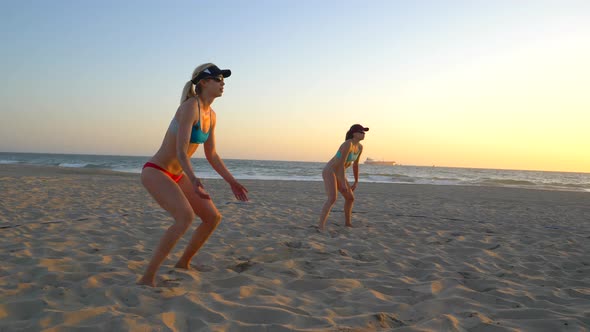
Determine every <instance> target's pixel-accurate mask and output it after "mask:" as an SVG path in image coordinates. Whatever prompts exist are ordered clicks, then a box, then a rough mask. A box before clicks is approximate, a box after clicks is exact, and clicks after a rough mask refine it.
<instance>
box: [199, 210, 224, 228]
mask: <svg viewBox="0 0 590 332" xmlns="http://www.w3.org/2000/svg"><path fill="white" fill-rule="evenodd" d="M222 218H223V217H222V215H221V213H219V212H217V213H215V214H214V215H212V216H210V217H208V218H206V219H205V220H203V222H204V223H206V224H207V225H212V226H217V225H219V223H221V219H222Z"/></svg>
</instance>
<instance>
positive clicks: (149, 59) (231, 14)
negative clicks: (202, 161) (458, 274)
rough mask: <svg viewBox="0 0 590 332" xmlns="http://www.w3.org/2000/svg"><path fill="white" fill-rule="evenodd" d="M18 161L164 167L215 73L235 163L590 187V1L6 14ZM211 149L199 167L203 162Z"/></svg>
mask: <svg viewBox="0 0 590 332" xmlns="http://www.w3.org/2000/svg"><path fill="white" fill-rule="evenodd" d="M0 35H1V37H2V40H3V42H2V44H3V46H2V51H1V52H0V60H1V61H0V73H2V80H1V81H0V116H1V121H0V151H2V152H42V153H81V154H116V155H146V156H147V155H151V154H153V153H154V152H155V151H156V150H157V148H158V147H159V145H160V143H161V140H162V138H163V135H164V133H165V131H166V129H167V127H168V124H169V122H170V120H171V118H172V116H173V115H174V112H175V111H176V108H177V107H178V105H179V99H180V94H181V91H182V88H183V86H184V83H185V82H186V81H188V80H189V79H190V75H191V73H192V70H193V69H194V68H195V67H196V66H198V65H199V64H201V63H205V62H214V63H216V64H217V65H218V66H219V67H221V68H229V69H231V70H232V76H231V77H230V78H228V79H227V80H226V86H225V92H224V95H223V97H222V98H220V99H218V100H216V101H215V103H214V104H213V108H214V109H215V111H216V112H217V117H218V124H217V149H218V151H219V152H220V154H221V155H222V157H223V158H226V159H230V158H239V159H270V160H298V161H327V160H329V159H330V158H331V156H332V155H333V154H334V153H335V152H336V150H337V149H338V147H339V145H340V144H341V143H342V141H343V139H344V135H345V132H346V131H347V129H348V128H349V127H350V126H351V125H352V124H355V123H360V124H362V125H364V126H367V127H370V131H369V133H368V134H367V135H366V139H365V141H364V142H363V145H364V146H365V152H364V156H363V159H364V158H365V157H372V158H375V159H387V160H395V161H397V162H398V163H401V164H404V165H437V166H456V167H481V168H504V169H534V170H554V171H577V172H590V129H589V127H590V61H589V59H590V1H587V0H583V1H582V0H580V1H569V0H564V1H540V0H535V1H391V0H384V1H343V0H323V1H311V0H298V1H276V0H265V1H238V0H236V1H223V0H221V1H170V2H165V1H110V0H109V1H92V2H91V1H77V0H69V1H62V0H56V1H10V2H8V1H5V2H3V3H2V4H1V5H0ZM202 155H203V153H202V151H199V152H198V153H197V154H196V156H197V157H201V156H202Z"/></svg>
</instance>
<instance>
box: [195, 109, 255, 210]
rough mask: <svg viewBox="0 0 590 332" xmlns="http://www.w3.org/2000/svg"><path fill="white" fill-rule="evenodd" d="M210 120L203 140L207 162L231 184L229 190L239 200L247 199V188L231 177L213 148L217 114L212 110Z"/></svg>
mask: <svg viewBox="0 0 590 332" xmlns="http://www.w3.org/2000/svg"><path fill="white" fill-rule="evenodd" d="M211 120H212V121H211V129H210V130H209V138H208V139H207V141H205V144H204V145H203V147H204V149H205V157H206V158H207V161H208V162H209V164H211V167H213V169H214V170H215V171H216V172H217V173H218V174H219V175H221V177H222V178H223V179H224V180H225V181H226V182H227V183H229V185H230V186H231V190H232V191H233V193H234V195H235V196H236V198H237V199H238V200H240V201H247V200H248V196H247V195H246V193H247V192H248V190H247V189H246V187H244V186H242V185H241V184H240V183H239V182H238V181H236V179H235V178H234V177H233V175H232V174H231V173H230V172H229V170H228V169H227V167H226V166H225V164H224V163H223V160H221V157H220V156H219V154H217V150H216V149H215V127H216V124H217V115H216V114H215V112H213V111H211Z"/></svg>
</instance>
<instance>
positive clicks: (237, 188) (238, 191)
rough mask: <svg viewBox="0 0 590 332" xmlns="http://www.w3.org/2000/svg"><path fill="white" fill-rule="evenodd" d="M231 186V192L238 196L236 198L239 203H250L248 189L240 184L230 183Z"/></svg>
mask: <svg viewBox="0 0 590 332" xmlns="http://www.w3.org/2000/svg"><path fill="white" fill-rule="evenodd" d="M230 186H231V191H232V192H233V193H234V195H235V196H236V198H237V199H238V200H239V201H242V202H247V201H248V195H246V193H247V192H248V189H246V187H244V186H242V185H241V184H240V183H239V182H233V183H230Z"/></svg>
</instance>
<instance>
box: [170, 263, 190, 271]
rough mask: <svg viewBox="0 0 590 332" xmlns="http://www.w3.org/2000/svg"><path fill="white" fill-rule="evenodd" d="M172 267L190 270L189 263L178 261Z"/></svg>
mask: <svg viewBox="0 0 590 332" xmlns="http://www.w3.org/2000/svg"><path fill="white" fill-rule="evenodd" d="M174 267H175V268H177V269H184V270H191V265H190V264H180V262H178V263H176V265H174Z"/></svg>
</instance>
